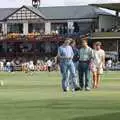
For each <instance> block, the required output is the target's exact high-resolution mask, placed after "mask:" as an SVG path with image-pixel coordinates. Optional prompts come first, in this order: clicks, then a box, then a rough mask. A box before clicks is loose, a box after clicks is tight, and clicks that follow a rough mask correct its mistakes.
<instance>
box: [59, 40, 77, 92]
mask: <svg viewBox="0 0 120 120" xmlns="http://www.w3.org/2000/svg"><path fill="white" fill-rule="evenodd" d="M70 41H71V39H66V40H65V42H64V44H63V45H62V46H60V47H59V49H58V58H60V69H61V73H62V88H63V91H64V92H67V87H68V82H67V81H68V80H69V79H68V77H69V76H68V71H69V72H70V74H71V75H72V79H71V83H72V84H71V85H72V86H71V88H72V91H73V92H74V91H75V88H76V83H75V81H76V74H75V66H74V64H73V61H72V59H73V56H74V53H73V50H72V47H71V46H70V45H69V44H70Z"/></svg>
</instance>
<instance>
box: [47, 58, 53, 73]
mask: <svg viewBox="0 0 120 120" xmlns="http://www.w3.org/2000/svg"><path fill="white" fill-rule="evenodd" d="M47 66H48V71H49V72H51V68H52V61H51V60H48V61H47Z"/></svg>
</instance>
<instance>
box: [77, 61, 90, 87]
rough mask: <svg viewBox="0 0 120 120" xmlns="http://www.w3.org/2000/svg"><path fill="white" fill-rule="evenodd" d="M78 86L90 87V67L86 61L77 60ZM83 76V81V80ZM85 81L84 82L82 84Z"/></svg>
mask: <svg viewBox="0 0 120 120" xmlns="http://www.w3.org/2000/svg"><path fill="white" fill-rule="evenodd" d="M78 73H79V84H80V87H81V88H83V87H85V88H86V87H90V68H89V63H88V62H79V65H78ZM84 76H85V81H84ZM84 83H85V84H84Z"/></svg>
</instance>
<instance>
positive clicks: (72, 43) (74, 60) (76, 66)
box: [70, 40, 79, 84]
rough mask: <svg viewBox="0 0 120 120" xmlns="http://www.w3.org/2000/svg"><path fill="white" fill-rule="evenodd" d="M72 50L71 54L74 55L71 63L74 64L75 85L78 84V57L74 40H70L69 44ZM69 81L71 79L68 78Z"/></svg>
mask: <svg viewBox="0 0 120 120" xmlns="http://www.w3.org/2000/svg"><path fill="white" fill-rule="evenodd" d="M70 45H71V47H72V49H73V53H74V56H73V63H74V66H75V72H76V84H78V79H77V77H78V60H79V56H78V49H77V47H76V41H75V40H72V41H71V43H70ZM70 79H71V77H70Z"/></svg>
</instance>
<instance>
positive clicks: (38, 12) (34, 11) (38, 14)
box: [4, 6, 45, 19]
mask: <svg viewBox="0 0 120 120" xmlns="http://www.w3.org/2000/svg"><path fill="white" fill-rule="evenodd" d="M22 8H25V9H28V10H29V11H31V12H33V13H34V14H36V15H37V16H39V17H41V18H43V19H45V16H44V15H43V14H41V12H40V11H39V10H37V9H36V8H34V7H27V6H22V7H21V8H19V9H16V10H15V11H14V12H13V13H11V14H9V15H8V16H7V17H5V18H4V19H8V18H9V17H10V16H12V15H14V14H15V13H17V12H18V11H19V10H21V9H22Z"/></svg>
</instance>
